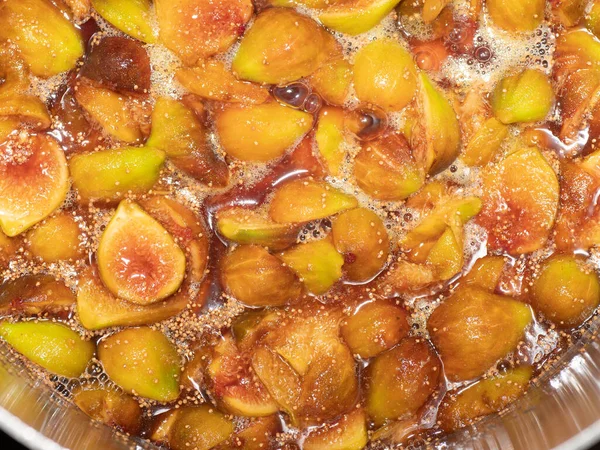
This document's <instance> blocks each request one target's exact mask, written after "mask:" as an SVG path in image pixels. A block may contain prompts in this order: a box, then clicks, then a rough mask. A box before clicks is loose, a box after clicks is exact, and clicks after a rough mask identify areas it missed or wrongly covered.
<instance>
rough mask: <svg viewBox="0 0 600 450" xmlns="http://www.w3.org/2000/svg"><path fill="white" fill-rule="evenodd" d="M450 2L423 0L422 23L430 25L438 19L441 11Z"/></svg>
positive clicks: (446, 0)
mask: <svg viewBox="0 0 600 450" xmlns="http://www.w3.org/2000/svg"><path fill="white" fill-rule="evenodd" d="M448 3H450V0H424V2H423V13H422V14H423V21H425V23H431V22H433V21H434V20H435V19H437V18H438V16H439V15H440V13H441V12H442V10H443V9H444V8H445V7H446V5H447V4H448Z"/></svg>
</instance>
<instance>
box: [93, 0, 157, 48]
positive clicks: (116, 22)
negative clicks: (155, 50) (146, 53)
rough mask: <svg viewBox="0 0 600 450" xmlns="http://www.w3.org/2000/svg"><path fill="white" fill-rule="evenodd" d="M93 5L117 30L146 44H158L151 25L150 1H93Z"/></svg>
mask: <svg viewBox="0 0 600 450" xmlns="http://www.w3.org/2000/svg"><path fill="white" fill-rule="evenodd" d="M92 5H93V7H94V9H95V10H96V11H97V12H98V14H100V15H101V16H102V17H103V18H104V19H106V20H107V21H108V22H110V23H111V25H113V26H114V27H115V28H118V29H119V30H121V31H122V32H124V33H126V34H128V35H130V36H132V37H134V38H136V39H139V40H140V41H143V42H145V43H146V44H154V43H155V42H156V36H154V32H153V31H152V26H151V25H150V18H151V15H152V14H151V13H152V9H151V3H150V1H149V0H92Z"/></svg>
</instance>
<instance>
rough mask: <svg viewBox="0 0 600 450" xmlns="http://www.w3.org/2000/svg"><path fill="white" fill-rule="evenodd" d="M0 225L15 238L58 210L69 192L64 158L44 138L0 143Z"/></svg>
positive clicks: (55, 144)
mask: <svg viewBox="0 0 600 450" xmlns="http://www.w3.org/2000/svg"><path fill="white" fill-rule="evenodd" d="M0 156H1V157H2V158H1V159H0V226H1V227H2V231H3V232H4V233H5V234H6V235H7V236H16V235H17V234H20V233H22V232H23V231H25V230H27V229H28V228H29V227H31V226H32V225H34V224H36V223H38V222H40V221H41V220H43V219H44V218H46V217H47V216H49V215H50V214H51V213H52V212H53V211H54V210H55V209H57V208H58V207H59V206H60V205H61V204H62V203H63V201H64V199H65V197H66V195H67V191H68V190H69V171H68V167H67V161H66V159H65V155H64V153H63V151H62V149H61V148H60V146H59V145H58V142H56V140H55V139H53V138H52V137H50V136H46V135H28V136H27V137H26V139H25V140H24V141H22V142H19V143H14V144H13V143H8V142H7V143H4V144H0Z"/></svg>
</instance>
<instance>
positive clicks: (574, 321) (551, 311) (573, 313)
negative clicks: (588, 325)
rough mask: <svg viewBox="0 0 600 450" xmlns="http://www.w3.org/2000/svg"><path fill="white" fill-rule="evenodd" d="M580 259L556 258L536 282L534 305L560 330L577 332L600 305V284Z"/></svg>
mask: <svg viewBox="0 0 600 450" xmlns="http://www.w3.org/2000/svg"><path fill="white" fill-rule="evenodd" d="M584 264H585V260H584V258H583V257H580V256H571V255H554V256H551V257H550V258H549V259H547V260H546V261H544V263H543V264H542V267H541V269H540V273H539V275H538V276H537V277H536V278H535V280H534V281H533V288H532V291H531V294H532V296H531V300H532V301H531V305H532V306H533V309H535V310H536V311H538V312H541V313H542V314H543V315H544V317H546V318H547V319H548V320H551V321H552V322H554V323H555V324H556V325H557V326H558V327H559V328H575V327H578V326H579V325H581V324H582V323H583V322H585V321H586V320H587V319H588V318H589V317H590V316H591V315H592V313H593V312H594V311H595V310H596V308H597V307H598V305H599V304H600V283H599V282H598V277H597V276H596V274H595V273H594V271H593V269H591V268H589V267H587V268H586V267H585V265H584Z"/></svg>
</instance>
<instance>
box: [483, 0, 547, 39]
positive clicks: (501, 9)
mask: <svg viewBox="0 0 600 450" xmlns="http://www.w3.org/2000/svg"><path fill="white" fill-rule="evenodd" d="M486 6H487V10H488V13H489V15H490V18H491V19H492V22H493V23H494V24H495V25H497V26H499V27H500V28H502V29H503V30H506V31H523V32H524V31H532V30H535V29H536V28H537V27H538V26H539V25H540V24H541V23H542V21H543V20H544V12H545V8H546V2H545V1H544V0H523V1H513V0H488V1H487V2H486Z"/></svg>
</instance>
